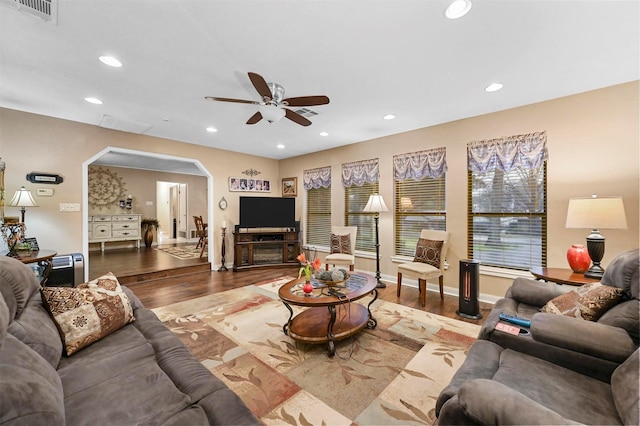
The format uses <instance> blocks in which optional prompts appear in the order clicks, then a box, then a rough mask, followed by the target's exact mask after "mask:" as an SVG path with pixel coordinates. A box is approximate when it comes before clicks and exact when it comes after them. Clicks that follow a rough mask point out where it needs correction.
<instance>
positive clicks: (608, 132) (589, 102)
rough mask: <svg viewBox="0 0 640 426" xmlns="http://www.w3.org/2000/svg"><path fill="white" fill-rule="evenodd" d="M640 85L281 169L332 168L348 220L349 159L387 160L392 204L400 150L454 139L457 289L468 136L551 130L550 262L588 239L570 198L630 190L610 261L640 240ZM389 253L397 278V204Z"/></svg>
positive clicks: (491, 282)
mask: <svg viewBox="0 0 640 426" xmlns="http://www.w3.org/2000/svg"><path fill="white" fill-rule="evenodd" d="M638 90H639V85H638V82H633V83H629V84H623V85H618V86H614V87H610V88H605V89H601V90H596V91H592V92H587V93H583V94H579V95H575V96H569V97H565V98H561V99H557V100H552V101H548V102H542V103H538V104H533V105H528V106H525V107H521V108H515V109H511V110H507V111H502V112H497V113H493V114H487V115H483V116H478V117H474V118H469V119H465V120H459V121H455V122H451V123H447V124H443V125H438V126H433V127H428V128H423V129H419V130H415V131H412V132H407V133H402V134H397V135H393V136H389V137H385V138H380V139H376V140H371V141H367V142H362V143H357V144H353V145H349V146H346V147H341V148H336V149H331V150H327V151H323V152H319V153H315V154H311V155H305V156H301V157H298V158H291V159H287V160H283V161H281V164H280V173H281V175H289V176H298V180H299V181H302V172H303V170H305V169H311V168H315V167H321V166H331V168H332V170H331V172H332V187H331V194H332V198H331V202H332V213H333V214H332V220H333V223H334V224H336V225H340V224H342V223H341V222H342V220H343V213H342V212H343V210H344V201H343V199H344V190H343V188H342V183H341V177H340V176H341V164H342V163H345V162H350V161H357V160H365V159H369V158H379V160H380V193H381V194H382V196H383V197H384V199H385V200H386V202H387V205H389V207H390V208H392V207H391V206H392V202H393V199H394V198H393V165H392V157H393V155H396V154H401V153H406V152H411V151H415V150H421V149H430V148H437V147H446V148H447V165H448V169H449V170H448V173H447V194H446V198H447V230H449V231H450V232H451V245H450V251H449V256H448V260H449V264H450V267H449V269H448V271H447V272H446V275H445V285H446V286H448V287H453V288H450V289H449V291H451V292H454V293H457V287H458V276H459V268H458V265H459V260H460V259H465V258H467V241H466V238H467V234H466V219H467V210H466V209H467V170H466V166H467V163H466V144H467V142H470V141H474V140H483V139H492V138H497V137H501V136H510V135H518V134H525V133H531V132H536V131H543V130H544V131H546V132H547V140H548V149H549V162H548V168H547V170H548V188H547V189H548V212H549V215H548V262H547V265H548V266H550V267H567V261H566V250H567V248H568V247H569V246H570V245H571V244H572V243H585V237H586V235H587V234H588V232H587V230H580V229H566V228H565V227H564V225H565V219H566V212H567V206H568V200H569V198H571V197H579V196H589V195H591V194H598V195H600V196H604V195H621V196H622V197H623V199H624V204H625V210H626V214H627V222H628V224H629V229H627V230H603V231H602V233H603V235H604V236H605V237H606V238H607V241H606V253H605V257H604V259H603V265H605V266H606V265H607V264H608V263H609V262H610V261H611V259H612V258H613V256H615V254H616V253H619V252H620V251H623V250H625V249H630V248H636V247H638V246H639V231H638V221H639V218H638V211H639V207H638V194H639V180H640V174H639V169H640V153H639V145H640V144H639V142H640V132H639V116H640V111H639V108H638V106H639V96H638ZM399 119H401V118H399ZM299 192H300V194H301V195H300V196H299V197H298V200H297V209H298V212H299V213H302V214H304V195H305V192H304V190H303V189H301V190H300V191H299ZM380 252H381V261H380V262H381V264H380V269H381V272H382V275H383V277H386V278H387V279H390V280H395V276H396V264H394V263H393V262H392V260H391V256H392V255H393V215H392V213H391V212H389V213H382V214H381V216H380ZM356 268H357V269H363V270H369V271H372V270H375V260H374V258H373V257H372V258H370V259H364V258H359V259H358V260H357V263H356ZM510 283H511V279H507V278H499V277H495V276H488V275H483V276H482V277H481V281H480V291H481V292H482V293H487V294H492V295H497V296H500V295H503V294H504V291H505V290H506V288H507V287H508V286H509V285H510Z"/></svg>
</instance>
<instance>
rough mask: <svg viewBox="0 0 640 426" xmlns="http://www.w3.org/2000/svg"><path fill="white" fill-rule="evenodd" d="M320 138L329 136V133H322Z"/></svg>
mask: <svg viewBox="0 0 640 426" xmlns="http://www.w3.org/2000/svg"><path fill="white" fill-rule="evenodd" d="M320 136H329V133H328V132H320Z"/></svg>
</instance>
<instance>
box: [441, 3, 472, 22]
mask: <svg viewBox="0 0 640 426" xmlns="http://www.w3.org/2000/svg"><path fill="white" fill-rule="evenodd" d="M471 6H472V4H471V0H454V1H452V2H451V4H449V7H447V10H446V11H445V12H444V15H445V16H446V17H447V18H449V19H458V18H462V17H463V16H464V15H466V14H467V13H469V11H470V10H471Z"/></svg>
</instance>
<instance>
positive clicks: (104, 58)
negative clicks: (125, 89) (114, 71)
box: [98, 56, 122, 68]
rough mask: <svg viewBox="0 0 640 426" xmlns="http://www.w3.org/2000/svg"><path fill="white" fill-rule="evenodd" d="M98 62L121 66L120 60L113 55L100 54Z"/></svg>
mask: <svg viewBox="0 0 640 426" xmlns="http://www.w3.org/2000/svg"><path fill="white" fill-rule="evenodd" d="M98 59H100V62H102V63H103V64H105V65H109V66H110V67H114V68H120V67H121V66H122V62H120V61H119V60H117V59H116V58H114V57H113V56H100V57H99V58H98Z"/></svg>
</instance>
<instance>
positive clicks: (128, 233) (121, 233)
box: [113, 229, 140, 238]
mask: <svg viewBox="0 0 640 426" xmlns="http://www.w3.org/2000/svg"><path fill="white" fill-rule="evenodd" d="M139 235H140V233H139V232H138V230H137V229H129V230H127V229H121V230H118V231H116V230H115V229H114V230H113V237H114V238H123V237H138V236H139Z"/></svg>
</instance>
